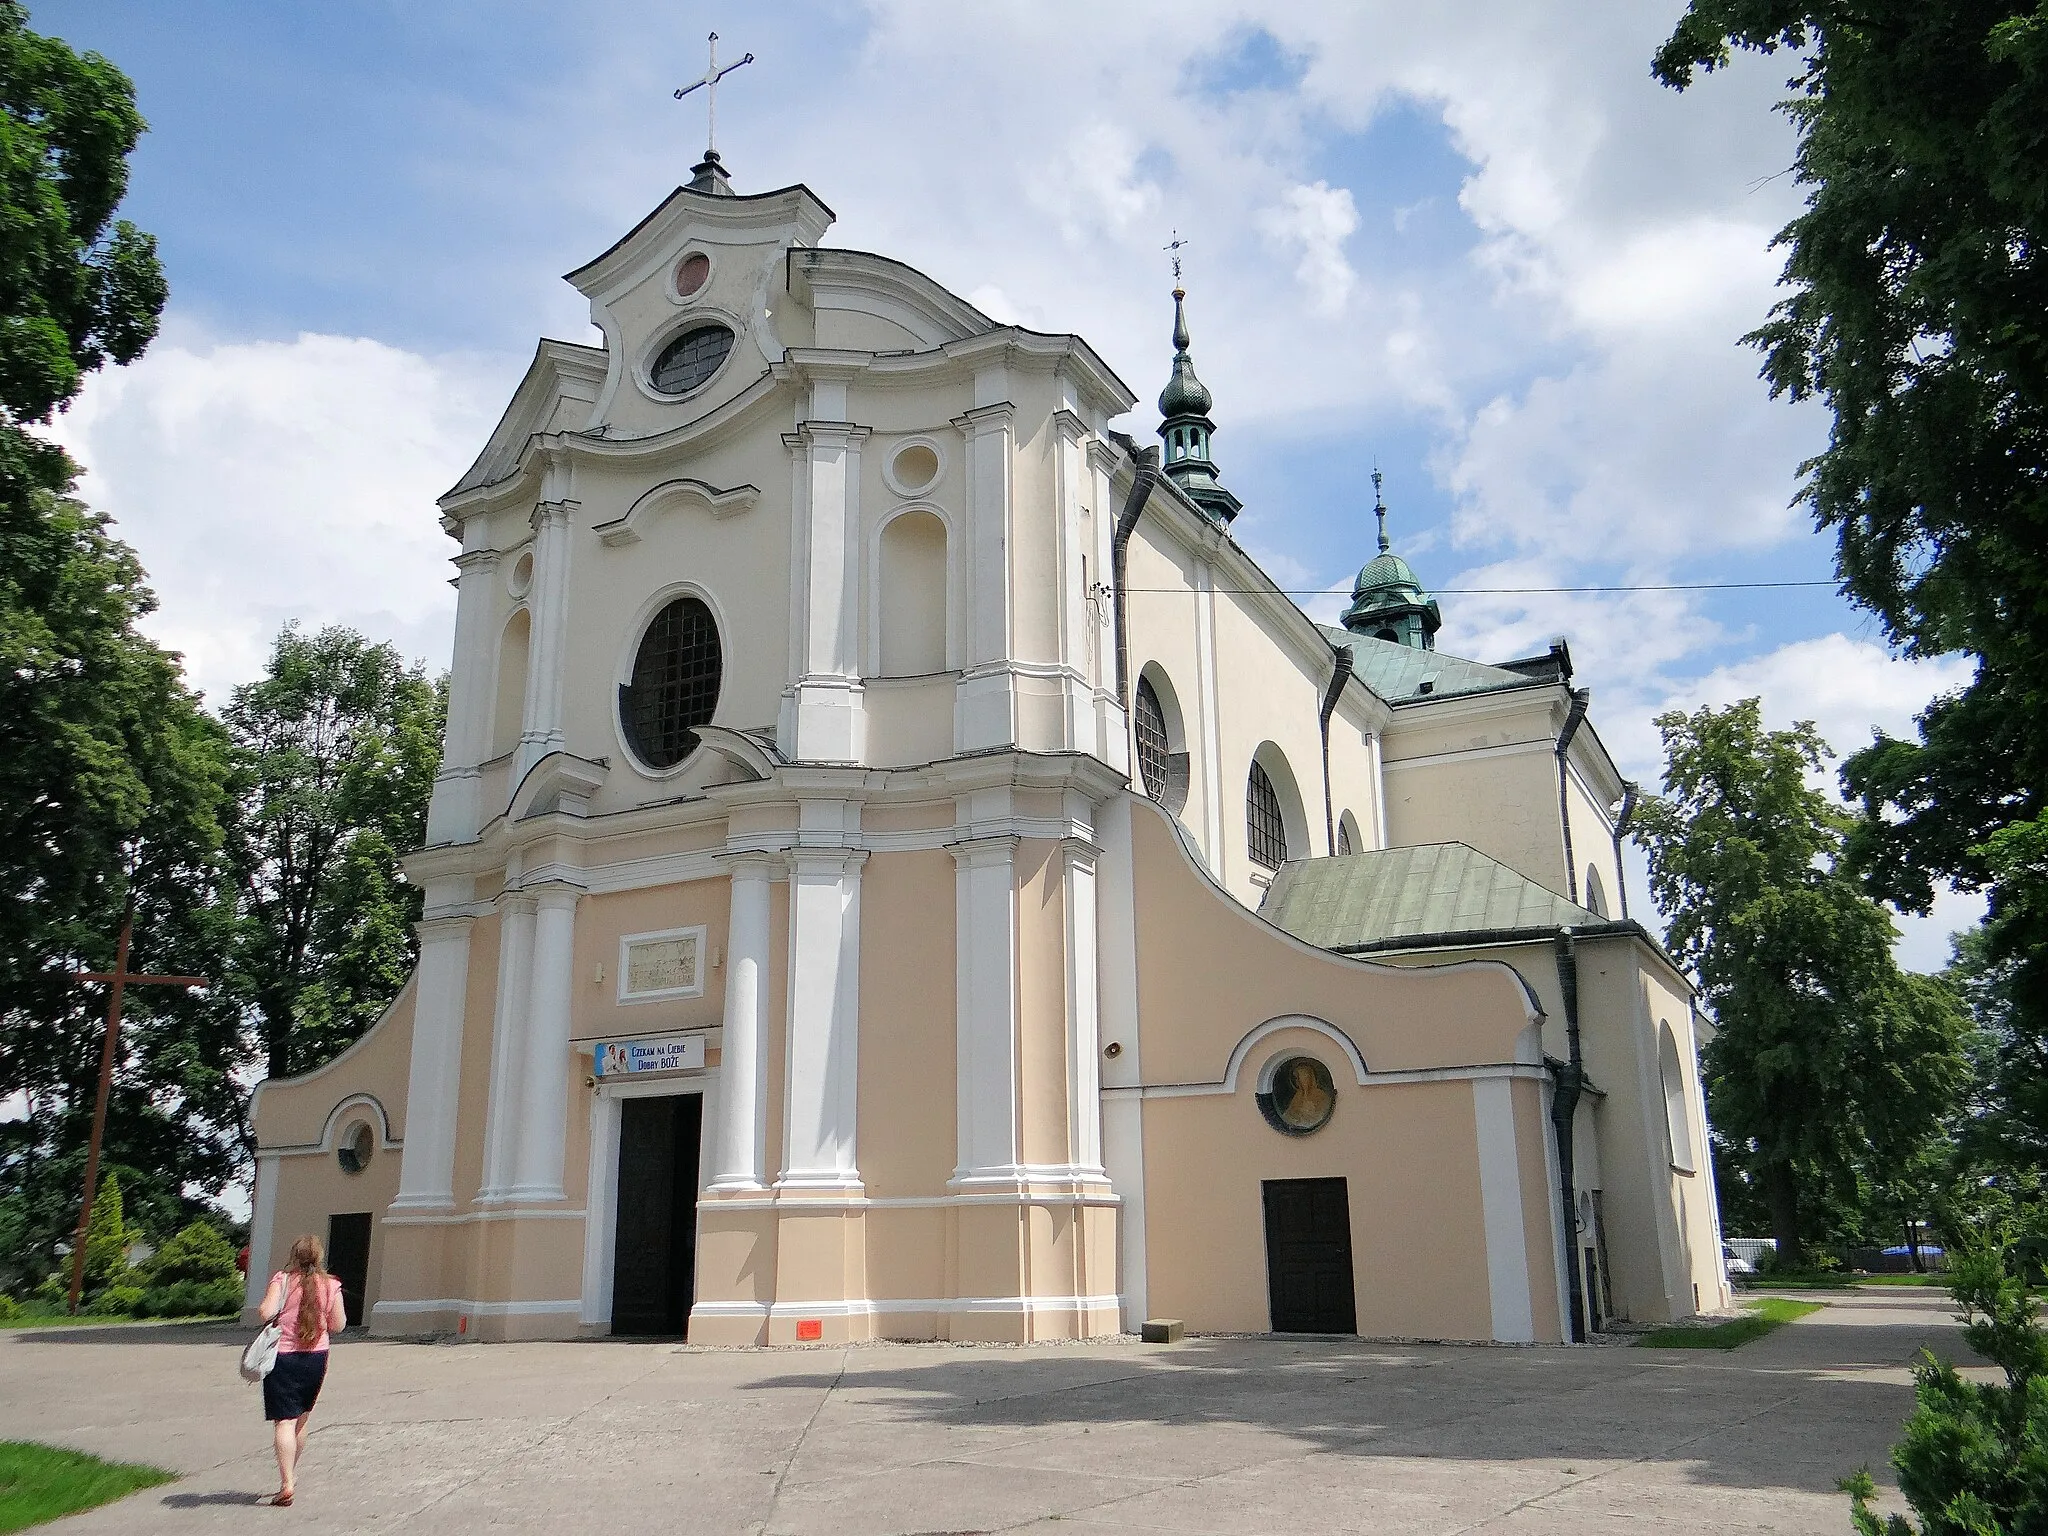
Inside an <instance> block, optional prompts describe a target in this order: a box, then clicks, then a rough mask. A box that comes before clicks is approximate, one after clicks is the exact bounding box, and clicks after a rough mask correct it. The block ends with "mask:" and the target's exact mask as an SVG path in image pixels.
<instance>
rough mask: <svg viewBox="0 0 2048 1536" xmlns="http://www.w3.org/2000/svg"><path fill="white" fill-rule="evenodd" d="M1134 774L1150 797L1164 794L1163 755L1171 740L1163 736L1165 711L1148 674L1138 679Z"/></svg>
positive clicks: (1164, 732) (1162, 798) (1164, 771)
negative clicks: (1136, 766)
mask: <svg viewBox="0 0 2048 1536" xmlns="http://www.w3.org/2000/svg"><path fill="white" fill-rule="evenodd" d="M1137 714H1138V718H1137V720H1136V722H1135V724H1136V726H1137V731H1138V777H1139V778H1140V779H1142V780H1143V781H1144V784H1145V793H1146V794H1148V795H1150V796H1151V797H1152V798H1153V799H1154V800H1164V799H1165V798H1166V776H1167V768H1166V759H1167V755H1168V754H1169V753H1170V752H1172V750H1173V744H1172V743H1171V742H1169V741H1168V740H1167V737H1166V711H1165V710H1163V709H1161V708H1160V707H1159V694H1158V691H1157V690H1156V689H1154V688H1153V686H1152V683H1151V680H1150V679H1148V678H1143V677H1141V678H1139V679H1138V710H1137Z"/></svg>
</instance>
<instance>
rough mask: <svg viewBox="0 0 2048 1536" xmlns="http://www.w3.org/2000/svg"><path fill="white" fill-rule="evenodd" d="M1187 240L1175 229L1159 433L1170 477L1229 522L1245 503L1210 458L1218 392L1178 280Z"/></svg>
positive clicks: (1205, 509) (1219, 519)
mask: <svg viewBox="0 0 2048 1536" xmlns="http://www.w3.org/2000/svg"><path fill="white" fill-rule="evenodd" d="M1186 243H1187V242H1186V241H1184V240H1182V239H1181V238H1180V237H1179V235H1178V234H1176V235H1175V236H1174V240H1173V244H1172V245H1170V246H1168V247H1167V249H1168V250H1170V251H1172V252H1173V275H1174V285H1173V377H1172V378H1170V379H1168V380H1167V381H1166V388H1165V390H1164V391H1162V392H1161V394H1160V396H1159V414H1160V416H1161V418H1162V419H1161V421H1160V423H1159V436H1160V438H1161V439H1162V440H1163V441H1164V442H1165V444H1166V464H1165V469H1166V473H1167V476H1168V478H1169V479H1171V480H1172V481H1173V483H1174V484H1175V485H1177V486H1179V487H1180V488H1181V490H1182V491H1184V492H1185V493H1186V494H1187V497H1188V499H1189V500H1190V501H1192V502H1194V504H1195V505H1196V506H1198V507H1200V508H1201V509H1202V511H1203V512H1204V513H1206V514H1207V515H1208V516H1209V518H1210V519H1211V520H1213V521H1214V522H1217V523H1220V524H1225V525H1227V524H1228V523H1229V522H1230V520H1231V519H1232V518H1234V517H1236V516H1237V513H1238V509H1239V508H1240V507H1241V506H1243V505H1244V504H1243V503H1242V502H1240V501H1239V500H1238V499H1237V498H1236V497H1235V496H1233V495H1231V494H1230V492H1229V491H1227V490H1225V489H1224V488H1223V486H1222V485H1221V484H1220V483H1219V482H1218V481H1217V479H1216V465H1215V463H1214V461H1212V460H1211V459H1210V457H1209V439H1210V436H1211V435H1212V434H1213V433H1214V432H1215V430H1216V423H1215V422H1213V421H1211V420H1210V419H1209V409H1210V407H1211V406H1212V405H1214V404H1215V397H1214V396H1213V395H1211V394H1210V393H1209V387H1208V386H1207V385H1206V384H1204V383H1203V382H1202V381H1201V380H1200V379H1198V378H1196V377H1195V360H1194V358H1193V357H1192V356H1190V355H1189V352H1188V342H1189V336H1188V313H1187V296H1188V295H1187V290H1186V289H1184V288H1182V287H1181V286H1180V281H1179V279H1180V247H1181V246H1183V245H1185V244H1186Z"/></svg>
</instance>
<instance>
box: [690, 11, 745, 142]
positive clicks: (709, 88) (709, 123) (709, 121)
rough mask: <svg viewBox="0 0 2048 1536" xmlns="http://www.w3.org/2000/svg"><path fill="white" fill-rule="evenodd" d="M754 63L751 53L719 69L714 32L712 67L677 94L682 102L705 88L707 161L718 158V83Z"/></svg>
mask: <svg viewBox="0 0 2048 1536" xmlns="http://www.w3.org/2000/svg"><path fill="white" fill-rule="evenodd" d="M753 62H754V56H753V55H752V54H751V53H750V54H748V55H747V56H746V57H745V58H743V59H741V60H740V61H739V62H738V63H735V64H728V65H726V66H725V68H723V69H720V68H719V67H718V34H717V33H716V32H714V33H712V34H711V67H710V68H709V69H707V70H705V71H704V73H703V75H702V76H700V77H699V78H698V79H695V80H692V81H691V82H690V83H689V84H688V85H686V86H684V87H683V88H682V89H681V90H679V91H677V92H676V100H677V101H681V100H682V99H683V98H684V97H685V96H687V95H689V94H690V92H692V91H694V90H696V89H697V87H698V86H700V85H701V86H703V87H704V92H705V102H706V105H707V107H708V111H707V112H706V114H705V121H704V158H705V159H707V160H715V159H717V158H718V156H717V155H716V153H714V152H715V151H716V150H717V148H718V82H719V81H721V80H723V79H724V78H725V77H726V76H727V75H729V74H731V73H732V72H733V71H734V70H736V69H738V68H739V67H740V65H741V64H751V63H753Z"/></svg>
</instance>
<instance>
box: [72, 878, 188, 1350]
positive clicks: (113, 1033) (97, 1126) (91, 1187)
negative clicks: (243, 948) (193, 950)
mask: <svg viewBox="0 0 2048 1536" xmlns="http://www.w3.org/2000/svg"><path fill="white" fill-rule="evenodd" d="M134 933H135V898H134V896H133V895H132V894H131V895H130V896H129V898H128V905H127V906H126V907H125V908H123V909H122V912H121V938H120V942H119V943H117V944H116V945H115V946H114V968H113V969H112V970H111V971H73V972H72V973H71V979H72V980H73V981H75V982H81V983H83V982H88V981H104V982H106V983H107V984H108V986H109V987H110V988H111V989H112V990H111V991H109V993H108V994H107V1033H106V1038H105V1039H104V1040H102V1041H101V1042H100V1093H99V1098H98V1100H97V1101H96V1102H95V1103H94V1105H93V1110H92V1140H91V1141H89V1142H88V1143H87V1144H86V1152H85V1203H84V1205H82V1206H80V1207H79V1211H78V1236H77V1238H76V1239H75V1240H74V1241H73V1242H72V1245H71V1301H70V1308H69V1310H70V1311H72V1312H73V1313H76V1312H77V1311H78V1293H79V1291H80V1290H81V1289H83V1287H84V1285H85V1234H86V1232H87V1230H88V1229H89V1228H90V1227H91V1225H92V1202H93V1196H94V1195H95V1194H97V1193H98V1192H99V1182H100V1144H101V1142H103V1141H104V1140H105V1139H106V1134H107V1099H108V1097H109V1095H110V1094H111V1093H112V1092H113V1088H114V1046H115V1043H116V1042H117V1041H118V1040H119V1039H120V1037H121V998H122V994H123V993H125V992H126V991H127V990H128V988H129V986H130V984H131V983H132V984H134V985H136V986H149V987H203V986H205V985H206V978H205V977H204V976H146V975H143V974H141V973H140V972H137V971H131V970H129V969H128V941H129V940H130V939H131V938H132V937H133V936H134Z"/></svg>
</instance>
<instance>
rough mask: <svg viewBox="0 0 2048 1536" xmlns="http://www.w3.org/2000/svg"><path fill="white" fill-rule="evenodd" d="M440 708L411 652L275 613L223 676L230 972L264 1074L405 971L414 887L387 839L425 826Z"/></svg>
mask: <svg viewBox="0 0 2048 1536" xmlns="http://www.w3.org/2000/svg"><path fill="white" fill-rule="evenodd" d="M445 709H446V698H445V689H444V687H443V686H442V685H439V684H437V683H435V682H433V681H430V680H429V679H428V678H427V676H426V673H425V670H424V668H422V667H419V666H413V667H410V668H408V667H407V666H406V665H405V662H404V661H403V659H402V658H401V657H400V656H399V654H398V652H397V651H396V650H395V649H394V648H393V647H391V646H389V645H373V644H371V643H370V642H369V641H368V640H366V639H364V638H363V636H361V635H359V634H357V633H356V632H355V631H353V630H349V629H341V628H333V629H325V630H322V631H320V633H318V634H316V635H310V636H308V635H303V634H301V633H300V632H299V631H298V630H296V629H292V628H287V629H286V630H285V631H284V632H283V633H282V634H280V635H279V636H278V638H277V644H276V647H275V648H274V649H273V651H272V652H271V658H270V666H269V669H268V672H267V673H266V675H265V676H264V677H263V678H262V679H260V680H259V681H257V682H254V683H250V684H247V685H245V686H243V687H240V688H237V689H236V690H235V693H234V698H233V701H232V702H231V703H230V704H229V706H228V708H227V711H226V721H227V726H228V731H229V733H230V736H231V737H232V740H233V755H234V757H233V760H234V770H233V774H232V777H231V780H230V783H229V794H230V800H229V808H228V815H227V824H228V837H227V853H228V862H229V866H230V868H231V869H232V871H233V873H234V879H235V885H236V894H237V901H238V912H239V922H238V926H237V930H236V939H235V951H234V972H235V974H236V977H237V985H238V986H239V987H240V988H241V989H242V991H243V994H244V995H245V997H246V999H247V1001H248V1002H249V1004H250V1005H251V1006H252V1007H253V1008H254V1010H255V1011H256V1012H257V1014H258V1015H259V1016H260V1020H261V1024H260V1032H261V1037H262V1048H263V1053H264V1057H265V1063H266V1066H267V1067H268V1070H269V1073H270V1075H271V1076H273V1077H287V1076H291V1075H294V1074H296V1073H300V1072H306V1071H310V1070H311V1069H313V1068H314V1067H317V1066H320V1065H321V1064H323V1063H324V1062H326V1061H328V1060H329V1059H331V1058H332V1057H333V1056H334V1055H335V1054H337V1053H338V1052H340V1051H341V1050H343V1049H345V1048H346V1047H347V1046H348V1045H349V1044H350V1043H351V1042H353V1041H354V1040H355V1039H356V1038H357V1037H358V1036H360V1035H361V1034H362V1032H363V1031H364V1030H365V1029H367V1028H368V1027H369V1026H370V1025H371V1024H373V1023H374V1022H376V1019H377V1016H378V1015H379V1014H380V1013H381V1012H382V1011H383V1010H384V1008H385V1007H386V1005H387V1004H389V1002H390V1001H391V999H392V998H393V997H395V996H396V995H397V993H398V990H399V988H400V987H401V986H402V985H403V984H404V981H405V976H406V973H407V971H408V970H409V969H410V968H411V966H412V962H413V959H414V957H415V954H416V946H415V940H414V937H413V929H412V925H413V924H414V923H415V922H416V921H417V920H418V918H419V911H420V896H419V892H418V891H416V890H415V889H413V888H412V887H410V886H407V885H406V884H405V883H404V878H403V876H402V875H401V874H400V872H399V869H398V852H399V851H400V850H410V849H413V848H416V847H418V846H419V845H420V843H421V842H422V841H423V840H424V838H425V834H426V815H427V800H428V797H429V796H430V795H431V794H432V791H433V785H434V774H435V772H436V771H437V770H438V768H439V767H440V753H441V728H442V722H443V716H444V712H445Z"/></svg>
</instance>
